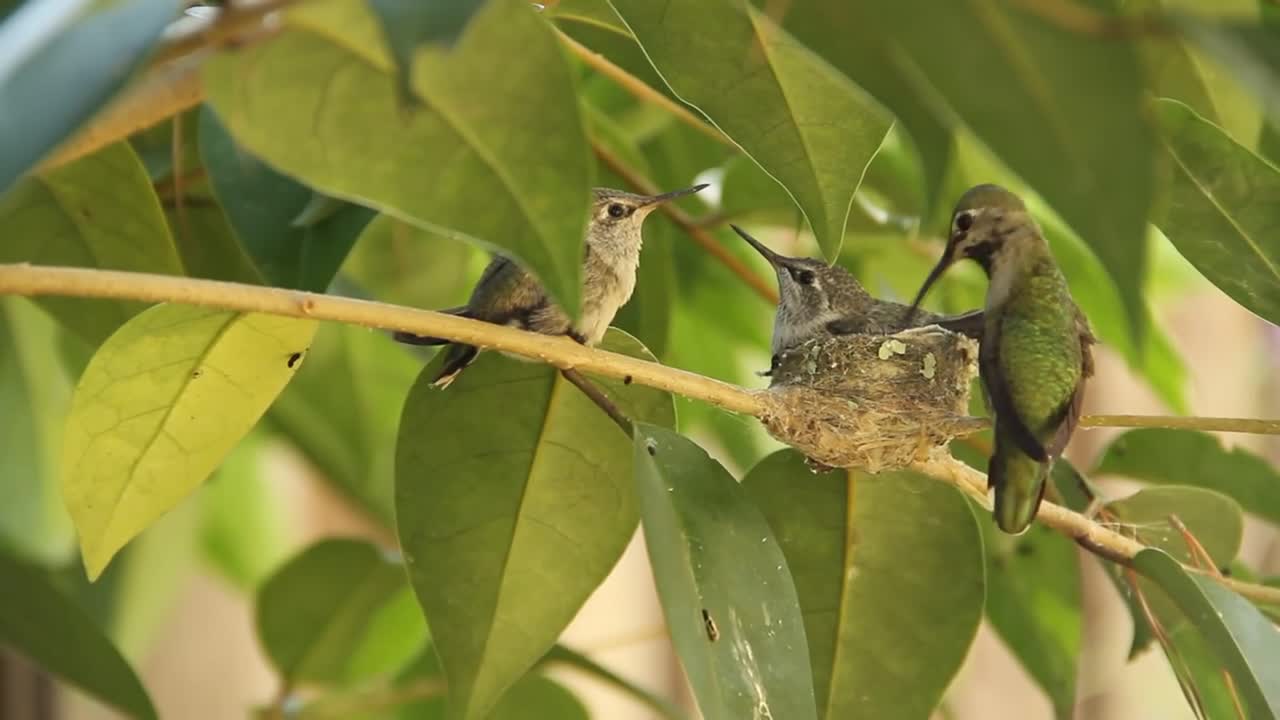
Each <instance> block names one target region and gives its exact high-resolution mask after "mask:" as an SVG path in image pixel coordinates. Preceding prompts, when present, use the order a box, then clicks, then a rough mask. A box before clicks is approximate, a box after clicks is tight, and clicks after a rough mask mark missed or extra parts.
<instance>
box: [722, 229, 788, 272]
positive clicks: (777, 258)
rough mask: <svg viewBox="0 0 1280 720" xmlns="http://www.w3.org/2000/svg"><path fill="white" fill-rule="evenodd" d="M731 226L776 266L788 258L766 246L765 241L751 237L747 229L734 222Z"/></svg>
mask: <svg viewBox="0 0 1280 720" xmlns="http://www.w3.org/2000/svg"><path fill="white" fill-rule="evenodd" d="M729 227H731V228H733V231H734V232H736V233H738V236H739V237H741V238H742V239H743V240H746V241H747V243H748V244H750V245H751V247H753V248H755V249H756V252H758V253H760V254H761V255H763V256H764V259H765V260H768V261H769V264H770V265H772V266H774V267H775V268H776V267H778V266H779V265H781V264H782V261H783V260H785V259H786V258H784V257H783V256H781V255H779V254H778V253H776V252H774V251H772V250H770V249H769V248H768V247H766V246H765V244H764V243H762V242H760V241H759V240H757V239H755V238H753V237H751V235H750V234H748V233H747V231H746V230H743V229H742V228H740V227H738V226H737V225H734V224H732V223H730V224H729Z"/></svg>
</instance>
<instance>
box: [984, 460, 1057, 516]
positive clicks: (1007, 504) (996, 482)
mask: <svg viewBox="0 0 1280 720" xmlns="http://www.w3.org/2000/svg"><path fill="white" fill-rule="evenodd" d="M1002 446H1003V447H1002ZM1048 478H1049V463H1047V462H1040V461H1038V460H1036V459H1035V458H1032V457H1029V456H1028V455H1026V454H1025V453H1022V452H1019V451H1018V448H1017V446H1016V445H1015V444H1014V443H1012V442H1009V441H1005V442H1001V439H1000V437H999V436H997V437H996V451H995V453H994V454H993V455H992V456H991V462H990V464H989V465H988V466H987V482H988V485H989V486H990V487H991V488H993V489H994V490H995V511H994V515H995V520H996V525H997V526H999V527H1000V529H1001V530H1003V531H1004V532H1006V533H1009V534H1010V535H1020V534H1022V533H1023V532H1024V531H1025V530H1026V529H1027V528H1028V527H1029V526H1030V525H1031V521H1032V520H1033V519H1035V516H1036V512H1037V511H1038V510H1039V509H1040V501H1041V500H1042V499H1043V498H1044V491H1045V486H1046V485H1047V484H1048V483H1047V481H1048Z"/></svg>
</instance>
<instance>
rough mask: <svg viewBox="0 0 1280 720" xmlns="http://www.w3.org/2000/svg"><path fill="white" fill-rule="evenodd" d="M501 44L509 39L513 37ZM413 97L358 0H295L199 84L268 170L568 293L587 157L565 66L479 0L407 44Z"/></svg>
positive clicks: (542, 26) (545, 35)
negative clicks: (508, 259)
mask: <svg viewBox="0 0 1280 720" xmlns="http://www.w3.org/2000/svg"><path fill="white" fill-rule="evenodd" d="M513 48H519V52H518V53H513V51H512V50H513ZM414 71H415V72H414V90H415V92H416V93H417V95H418V97H419V99H420V100H422V102H423V106H422V107H421V108H419V109H417V110H416V111H414V112H413V113H411V114H409V115H407V116H406V115H404V114H402V113H401V111H400V109H399V107H398V106H397V104H396V99H395V90H394V82H395V81H394V78H393V77H392V74H393V72H394V70H393V64H392V62H391V59H390V58H389V57H388V55H387V53H386V51H385V49H384V45H383V42H382V37H381V33H380V31H379V29H378V28H377V24H376V21H375V20H374V18H373V17H372V16H371V15H370V14H369V13H368V12H367V11H366V10H365V9H364V8H363V7H362V6H361V5H360V4H357V3H350V2H320V3H307V4H305V5H303V6H301V7H299V8H298V9H297V10H295V11H293V12H291V13H290V14H289V15H288V17H287V19H286V29H285V31H284V32H282V33H281V34H280V35H279V36H278V37H277V38H275V39H273V40H272V41H270V42H265V43H262V44H260V45H255V46H253V47H252V48H249V49H245V50H241V51H239V52H237V53H234V54H226V55H223V56H220V57H218V58H215V59H214V60H213V61H212V62H210V63H209V64H208V65H206V68H205V74H204V79H205V86H206V88H207V92H208V96H209V98H210V102H211V103H212V104H213V107H214V109H215V110H216V111H217V113H218V116H219V119H220V120H221V121H222V122H223V123H224V124H225V125H226V126H227V128H228V129H229V130H230V131H231V134H232V135H233V136H234V137H235V139H236V141H237V142H238V143H240V144H241V145H243V146H244V147H245V148H247V149H248V150H249V151H251V152H253V153H254V154H255V155H257V156H258V157H260V158H262V159H263V160H265V161H266V162H267V163H269V164H271V165H273V166H275V167H276V168H277V169H279V170H280V171H282V172H284V173H286V174H288V175H292V176H294V177H297V178H299V179H300V180H302V181H303V182H305V183H306V184H307V185H310V186H312V187H314V188H316V189H317V190H320V191H322V192H325V193H327V194H329V195H333V196H335V197H339V198H345V199H350V200H354V201H358V202H360V203H362V204H365V205H368V206H371V207H376V208H378V209H380V210H384V211H386V212H388V213H390V214H392V215H395V216H397V217H400V218H403V219H405V220H408V221H411V222H414V223H416V224H419V225H421V226H423V227H427V228H430V229H433V230H435V231H437V232H440V233H442V234H445V235H449V236H451V237H456V238H462V239H467V240H470V241H473V242H478V243H481V244H484V245H486V246H489V247H492V248H496V249H499V250H502V251H503V252H505V253H509V254H511V255H513V256H514V257H516V258H517V259H519V260H520V261H522V262H523V263H524V264H526V265H527V266H528V267H529V268H530V269H531V270H532V271H533V272H534V273H535V274H537V275H538V277H540V278H541V279H542V280H543V281H544V282H545V284H546V286H547V288H548V289H549V291H550V292H551V294H552V295H553V296H554V297H555V298H556V299H557V300H558V301H559V302H560V303H561V304H562V305H563V306H564V307H565V308H566V309H568V310H569V311H570V312H571V314H576V312H577V308H578V293H579V289H580V288H579V282H580V279H579V276H580V275H581V258H582V248H583V243H582V238H583V233H584V227H585V221H586V215H587V204H588V200H589V193H588V188H589V187H590V185H591V167H592V166H591V162H590V156H589V154H588V152H587V143H586V138H585V132H584V130H583V122H582V119H581V117H580V115H579V111H578V101H577V95H576V93H575V87H574V80H573V72H572V68H571V66H570V65H569V63H568V61H567V59H566V58H565V56H564V53H563V52H562V50H561V49H560V47H559V45H558V42H557V40H556V38H555V36H554V34H553V32H552V29H551V28H550V27H549V26H548V25H547V24H546V23H545V22H544V21H543V20H542V19H541V18H539V17H538V16H537V14H536V12H535V11H534V10H533V8H531V7H529V3H527V2H522V0H490V1H489V2H487V3H486V4H485V6H484V7H483V8H482V9H481V10H480V11H479V12H478V13H477V14H476V16H475V17H474V18H473V19H472V21H471V24H470V25H469V26H468V30H467V32H466V33H465V34H464V35H463V36H462V38H461V39H460V40H459V42H458V44H457V45H456V46H455V47H453V48H452V49H448V50H446V49H443V48H437V47H433V48H429V49H422V50H420V51H419V52H418V55H417V61H416V64H415V66H414Z"/></svg>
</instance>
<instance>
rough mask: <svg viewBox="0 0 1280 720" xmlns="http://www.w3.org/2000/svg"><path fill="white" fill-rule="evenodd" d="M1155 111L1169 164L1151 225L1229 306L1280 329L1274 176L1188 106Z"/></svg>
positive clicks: (1278, 192) (1279, 222)
mask: <svg viewBox="0 0 1280 720" xmlns="http://www.w3.org/2000/svg"><path fill="white" fill-rule="evenodd" d="M1156 108H1157V110H1158V116H1159V118H1160V124H1161V127H1162V129H1163V131H1164V148H1165V150H1166V152H1167V155H1168V157H1169V162H1168V163H1167V165H1168V167H1169V174H1168V176H1167V184H1166V193H1165V198H1164V199H1163V201H1162V207H1161V212H1160V213H1159V215H1158V216H1157V219H1156V224H1157V225H1159V226H1160V229H1161V230H1162V231H1163V232H1164V234H1165V235H1166V236H1167V237H1168V238H1169V240H1171V241H1172V242H1173V244H1174V247H1176V248H1178V252H1180V253H1182V256H1183V257H1185V258H1186V259H1187V260H1188V261H1190V262H1191V264H1192V265H1194V266H1195V267H1196V269H1197V270H1199V271H1200V272H1201V274H1203V275H1204V276H1205V277H1206V278H1208V279H1209V281H1210V282H1212V283H1213V284H1214V285H1217V286H1218V287H1219V288H1221V289H1222V291H1223V292H1225V293H1226V294H1227V295H1230V296H1231V299H1233V300H1235V301H1236V302H1238V303H1240V304H1241V305H1243V306H1244V307H1246V308H1248V309H1249V310H1250V311H1251V312H1254V313H1256V314H1257V315H1259V316H1260V317H1262V318H1263V319H1265V320H1267V321H1269V322H1271V323H1275V324H1280V236H1277V234H1276V232H1275V230H1276V228H1277V227H1280V213H1277V210H1276V208H1277V207H1280V170H1278V169H1277V168H1276V167H1275V166H1274V165H1272V164H1271V163H1269V162H1267V161H1266V160H1264V159H1262V158H1260V157H1258V156H1257V155H1255V154H1254V153H1253V152H1252V151H1250V150H1249V149H1248V148H1246V147H1244V146H1243V145H1240V144H1238V143H1236V142H1235V141H1234V140H1232V139H1231V138H1230V137H1228V136H1227V135H1226V133H1224V132H1222V130H1221V129H1220V128H1218V127H1217V126H1216V125H1214V124H1213V123H1211V122H1209V121H1208V120H1205V119H1204V118H1202V117H1200V116H1198V115H1196V114H1195V112H1193V111H1192V110H1191V109H1190V108H1188V107H1187V106H1185V105H1183V104H1181V103H1179V102H1176V101H1173V100H1160V101H1157V103H1156Z"/></svg>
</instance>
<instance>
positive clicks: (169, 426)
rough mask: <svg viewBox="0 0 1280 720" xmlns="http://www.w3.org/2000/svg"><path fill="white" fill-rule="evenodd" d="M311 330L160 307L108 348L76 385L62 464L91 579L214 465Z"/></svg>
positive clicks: (277, 387) (258, 411)
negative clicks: (117, 552)
mask: <svg viewBox="0 0 1280 720" xmlns="http://www.w3.org/2000/svg"><path fill="white" fill-rule="evenodd" d="M315 330H316V322H315V321H313V320H298V319H294V318H283V317H277V316H272V315H260V314H240V313H234V312H225V311H220V310H211V309H208V308H201V307H195V306H187V305H158V306H156V307H153V308H151V309H150V310H147V311H145V312H143V313H142V314H140V315H138V316H137V317H135V318H133V319H132V320H130V321H129V322H128V323H126V324H125V325H124V326H123V327H121V328H120V330H118V331H117V332H115V333H114V334H113V335H112V336H111V337H110V338H108V339H107V341H106V342H105V343H103V345H102V347H101V348H99V349H98V352H97V353H96V354H95V355H94V356H93V360H91V361H90V362H89V367H88V368H87V369H86V370H85V372H84V374H83V375H82V376H81V377H80V382H79V384H78V385H77V386H76V391H75V395H74V397H73V398H72V404H71V412H70V414H69V416H68V418H67V429H66V438H65V440H64V442H63V446H62V457H61V467H62V495H63V499H64V501H65V502H66V504H67V508H68V510H70V512H71V519H72V521H73V522H74V523H75V525H76V530H77V532H78V534H79V536H80V548H81V552H82V555H83V559H84V564H85V569H86V570H87V571H88V573H89V576H90V578H91V579H92V578H96V577H97V576H98V575H99V574H100V573H101V572H102V569H103V568H104V567H106V565H107V563H108V562H109V561H110V560H111V557H112V556H113V555H114V554H115V553H116V551H118V550H119V549H120V548H121V547H123V546H124V544H125V543H127V542H128V541H129V540H130V539H132V538H133V537H134V536H135V535H137V534H138V533H140V532H142V530H144V529H145V528H146V527H147V526H148V525H150V524H151V523H153V522H155V520H156V519H157V518H159V517H160V516H161V515H162V514H164V513H165V512H166V511H168V510H169V509H171V508H172V507H173V506H174V505H176V504H177V503H178V502H179V501H180V500H182V499H183V498H184V497H186V496H187V495H188V494H190V493H191V492H192V491H193V490H195V489H196V487H198V486H199V485H200V483H202V482H204V480H205V478H207V477H208V476H209V474H210V473H212V472H213V471H214V469H215V468H217V466H218V464H219V463H221V462H222V459H223V458H224V457H225V456H226V454H227V453H228V452H230V450H231V448H232V447H234V446H235V444H236V443H237V442H239V441H240V439H241V438H242V437H244V435H245V434H246V433H248V432H249V430H250V429H251V428H252V427H253V426H254V424H255V423H257V421H258V418H260V417H261V416H262V414H263V413H264V412H266V409H267V407H268V406H269V405H270V404H271V402H272V401H273V400H275V398H276V396H277V395H279V394H280V391H281V390H283V389H284V386H285V384H286V383H288V381H289V378H291V377H293V373H294V371H295V369H296V368H297V367H299V366H300V365H301V364H302V357H303V355H304V354H305V353H306V350H307V346H308V345H309V344H310V343H311V338H312V336H313V335H314V334H315Z"/></svg>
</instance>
